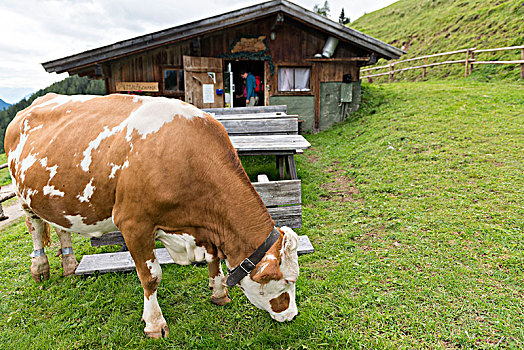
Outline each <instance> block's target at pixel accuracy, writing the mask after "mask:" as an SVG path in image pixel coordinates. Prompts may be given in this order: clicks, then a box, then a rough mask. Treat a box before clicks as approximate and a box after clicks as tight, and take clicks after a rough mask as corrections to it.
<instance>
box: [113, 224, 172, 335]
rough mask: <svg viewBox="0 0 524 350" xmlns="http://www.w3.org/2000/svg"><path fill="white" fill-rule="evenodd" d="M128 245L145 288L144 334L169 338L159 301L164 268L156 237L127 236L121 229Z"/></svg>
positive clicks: (151, 235)
mask: <svg viewBox="0 0 524 350" xmlns="http://www.w3.org/2000/svg"><path fill="white" fill-rule="evenodd" d="M121 231H122V234H123V236H124V239H125V241H126V245H127V247H128V249H129V252H130V253H131V256H132V257H133V260H134V261H135V267H136V272H137V274H138V278H139V279H140V282H141V283H142V287H143V288H144V313H143V314H142V320H143V321H144V322H145V323H146V327H145V328H144V333H145V334H146V335H147V336H148V337H150V338H160V337H167V335H168V334H169V327H168V326H167V323H166V320H165V319H164V316H163V315H162V310H161V309H160V305H158V301H157V289H158V285H159V284H160V281H161V280H162V268H161V267H160V263H159V262H158V259H157V257H156V255H155V251H154V248H155V240H154V235H153V233H151V234H150V235H145V236H147V237H141V236H140V235H136V234H135V235H130V234H126V230H125V229H123V228H121Z"/></svg>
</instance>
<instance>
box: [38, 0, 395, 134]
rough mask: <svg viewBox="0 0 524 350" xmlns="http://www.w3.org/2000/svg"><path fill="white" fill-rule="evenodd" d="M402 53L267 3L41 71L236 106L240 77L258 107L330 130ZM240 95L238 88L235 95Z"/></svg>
mask: <svg viewBox="0 0 524 350" xmlns="http://www.w3.org/2000/svg"><path fill="white" fill-rule="evenodd" d="M403 53H404V52H403V51H402V50H399V49H397V48H395V47H393V46H391V45H388V44H386V43H384V42H382V41H380V40H377V39H375V38H372V37H370V36H369V35H365V34H363V33H361V32H359V31H356V30H354V29H351V28H349V27H347V26H344V25H341V24H339V23H336V22H333V21H331V20H330V19H328V18H325V17H323V16H320V15H318V14H316V13H314V12H311V11H309V10H306V9H304V8H302V7H300V6H298V5H296V4H293V3H291V2H289V1H286V0H273V1H268V2H264V3H261V4H258V5H255V6H250V7H246V8H243V9H240V10H237V11H232V12H228V13H224V14H222V15H218V16H214V17H210V18H206V19H203V20H200V21H196V22H192V23H188V24H184V25H181V26H177V27H173V28H169V29H166V30H162V31H159V32H156V33H151V34H147V35H143V36H139V37H136V38H132V39H129V40H124V41H121V42H117V43H115V44H112V45H108V46H104V47H100V48H96V49H93V50H89V51H86V52H82V53H79V54H75V55H72V56H69V57H64V58H60V59H57V60H53V61H50V62H46V63H43V66H44V68H45V70H46V71H47V72H56V73H63V72H68V73H69V74H70V75H74V74H78V75H80V76H87V77H89V78H93V79H104V80H105V84H106V93H108V94H109V93H129V92H132V93H142V94H148V95H153V96H167V97H172V98H179V99H182V100H185V101H186V102H189V103H192V104H194V105H196V106H197V107H200V108H220V107H233V108H234V107H238V106H243V105H244V104H245V99H244V98H242V96H240V97H238V96H239V95H242V90H243V88H242V86H243V81H242V78H241V77H240V72H241V71H244V70H246V71H250V72H252V74H253V75H255V76H258V77H260V80H261V81H262V82H263V91H260V92H259V93H258V95H259V105H265V106H269V105H287V111H288V113H290V114H298V115H300V118H301V119H303V120H304V123H303V130H310V131H318V130H322V129H326V128H328V127H330V126H331V125H333V124H334V123H336V122H338V121H341V120H343V119H344V118H345V117H346V116H347V115H348V113H351V112H352V111H354V110H356V109H357V108H358V106H359V103H360V77H359V70H360V67H362V66H366V65H370V64H373V63H375V62H376V61H377V59H380V58H384V59H388V60H389V59H397V58H399V56H400V55H402V54H403ZM235 87H236V89H235Z"/></svg>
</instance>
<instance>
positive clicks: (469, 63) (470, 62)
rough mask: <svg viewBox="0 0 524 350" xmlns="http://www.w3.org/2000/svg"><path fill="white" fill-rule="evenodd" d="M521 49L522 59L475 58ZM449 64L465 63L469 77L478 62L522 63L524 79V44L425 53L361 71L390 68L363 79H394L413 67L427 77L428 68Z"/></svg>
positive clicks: (465, 72)
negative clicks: (456, 57)
mask: <svg viewBox="0 0 524 350" xmlns="http://www.w3.org/2000/svg"><path fill="white" fill-rule="evenodd" d="M519 49H520V50H521V59H520V60H511V61H478V60H476V59H475V54H476V53H483V52H495V51H508V50H519ZM460 53H464V54H466V58H465V59H463V60H448V61H442V62H434V63H427V59H428V58H434V57H442V56H449V55H456V54H460ZM420 60H423V61H424V64H422V65H418V66H412V67H404V68H398V69H395V66H398V65H399V64H400V63H406V62H414V61H420ZM447 64H463V65H464V76H465V77H467V76H468V75H469V74H471V72H472V70H473V66H474V65H476V64H520V78H521V79H524V45H523V46H508V47H499V48H495V49H482V50H480V49H477V48H469V49H462V50H456V51H449V52H442V53H437V54H432V55H425V56H419V57H414V58H409V59H406V60H401V61H395V62H391V63H389V64H387V65H384V66H377V67H370V68H365V69H361V70H360V72H361V73H365V72H370V71H373V70H378V69H388V71H387V72H384V73H376V74H369V73H368V75H366V76H362V79H364V78H368V79H369V78H373V77H380V76H386V75H387V76H389V81H390V82H391V81H393V77H394V75H395V73H399V72H403V71H407V70H412V69H422V77H423V78H425V77H426V68H430V67H435V66H442V65H447Z"/></svg>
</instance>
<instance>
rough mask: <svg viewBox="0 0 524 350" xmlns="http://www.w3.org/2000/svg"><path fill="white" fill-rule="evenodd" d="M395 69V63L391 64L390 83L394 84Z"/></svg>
mask: <svg viewBox="0 0 524 350" xmlns="http://www.w3.org/2000/svg"><path fill="white" fill-rule="evenodd" d="M394 67H395V64H394V63H390V64H389V82H390V83H392V82H393V74H394V73H393V69H394Z"/></svg>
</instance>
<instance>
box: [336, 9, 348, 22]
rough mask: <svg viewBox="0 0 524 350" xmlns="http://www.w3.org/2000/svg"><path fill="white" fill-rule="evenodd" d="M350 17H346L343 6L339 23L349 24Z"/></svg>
mask: <svg viewBox="0 0 524 350" xmlns="http://www.w3.org/2000/svg"><path fill="white" fill-rule="evenodd" d="M349 22H350V21H349V18H347V17H346V15H345V14H344V8H342V11H341V12H340V16H338V23H340V24H343V25H346V24H349Z"/></svg>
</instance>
